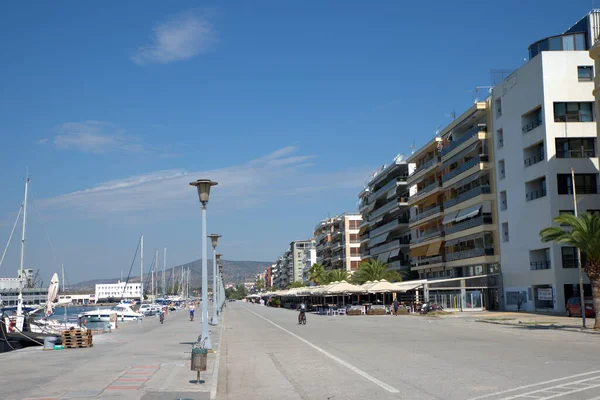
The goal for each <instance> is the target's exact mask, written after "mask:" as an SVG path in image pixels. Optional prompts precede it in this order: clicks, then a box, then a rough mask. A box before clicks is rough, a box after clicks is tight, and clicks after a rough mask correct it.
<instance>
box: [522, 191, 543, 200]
mask: <svg viewBox="0 0 600 400" xmlns="http://www.w3.org/2000/svg"><path fill="white" fill-rule="evenodd" d="M545 196H546V189H540V190H534V191H533V192H529V193H527V194H525V200H527V201H532V200H535V199H539V198H541V197H545Z"/></svg>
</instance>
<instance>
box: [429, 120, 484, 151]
mask: <svg viewBox="0 0 600 400" xmlns="http://www.w3.org/2000/svg"><path fill="white" fill-rule="evenodd" d="M486 131H487V127H486V126H475V127H473V128H471V129H469V130H468V131H467V132H465V134H464V135H462V136H461V137H460V138H458V139H456V140H454V141H452V142H450V143H448V145H447V146H446V147H445V148H443V149H442V150H441V151H440V154H441V156H442V157H444V156H445V155H446V154H448V153H450V152H451V151H452V150H454V149H455V148H457V147H458V146H460V145H461V144H463V143H464V142H466V141H467V140H469V139H471V138H472V137H473V136H477V135H478V134H479V132H486Z"/></svg>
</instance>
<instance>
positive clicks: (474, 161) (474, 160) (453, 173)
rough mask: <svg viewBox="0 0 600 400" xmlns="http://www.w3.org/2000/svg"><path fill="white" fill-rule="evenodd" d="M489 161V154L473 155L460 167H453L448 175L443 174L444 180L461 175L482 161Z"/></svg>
mask: <svg viewBox="0 0 600 400" xmlns="http://www.w3.org/2000/svg"><path fill="white" fill-rule="evenodd" d="M487 161H488V157H487V156H477V157H473V158H471V159H470V160H468V161H465V162H464V163H463V164H462V165H461V166H460V167H458V168H456V169H453V170H452V171H450V172H448V173H447V174H446V175H443V176H442V182H447V181H449V180H450V179H452V178H454V177H456V176H458V175H460V174H461V173H463V172H465V171H467V170H469V169H471V168H473V167H474V166H476V165H478V164H479V163H480V162H487Z"/></svg>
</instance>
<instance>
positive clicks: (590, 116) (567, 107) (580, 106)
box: [554, 101, 594, 122]
mask: <svg viewBox="0 0 600 400" xmlns="http://www.w3.org/2000/svg"><path fill="white" fill-rule="evenodd" d="M593 104H594V103H592V102H590V101H585V102H579V103H578V102H569V103H564V102H563V103H558V102H557V103H554V122H593V121H594V113H593V112H592V110H593Z"/></svg>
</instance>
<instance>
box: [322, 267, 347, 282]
mask: <svg viewBox="0 0 600 400" xmlns="http://www.w3.org/2000/svg"><path fill="white" fill-rule="evenodd" d="M348 275H349V274H348V271H346V270H345V269H332V270H331V271H329V272H328V273H327V280H328V281H329V282H341V281H347V280H348Z"/></svg>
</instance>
